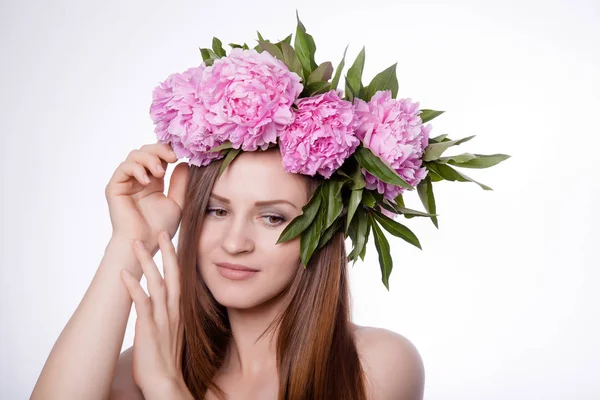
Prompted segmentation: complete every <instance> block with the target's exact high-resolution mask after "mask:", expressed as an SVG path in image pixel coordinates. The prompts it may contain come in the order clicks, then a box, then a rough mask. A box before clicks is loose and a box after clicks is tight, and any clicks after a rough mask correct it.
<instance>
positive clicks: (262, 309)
mask: <svg viewBox="0 0 600 400" xmlns="http://www.w3.org/2000/svg"><path fill="white" fill-rule="evenodd" d="M273 300H274V301H271V302H268V303H266V304H262V305H260V306H257V307H254V308H251V309H234V308H228V309H227V313H228V316H229V323H230V326H231V333H232V340H231V342H230V344H229V348H228V351H227V355H226V357H225V362H224V363H223V366H222V368H221V371H222V372H225V373H235V374H240V375H242V376H256V375H259V374H263V373H264V372H265V371H276V370H277V359H276V357H277V333H278V331H279V329H278V328H277V327H274V329H269V328H270V325H271V324H272V323H273V321H274V320H275V318H277V316H278V315H279V314H280V313H282V312H283V311H284V305H285V304H284V299H282V298H280V299H273ZM267 329H269V330H268V331H267ZM265 331H267V332H266V333H265Z"/></svg>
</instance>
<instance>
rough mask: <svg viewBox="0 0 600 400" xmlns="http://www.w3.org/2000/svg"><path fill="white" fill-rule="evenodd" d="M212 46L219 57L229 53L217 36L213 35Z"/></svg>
mask: <svg viewBox="0 0 600 400" xmlns="http://www.w3.org/2000/svg"><path fill="white" fill-rule="evenodd" d="M212 48H213V51H214V52H215V54H216V55H217V56H219V57H225V56H226V55H227V53H225V49H224V48H223V43H221V41H220V40H219V39H217V38H216V37H213V40H212Z"/></svg>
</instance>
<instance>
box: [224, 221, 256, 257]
mask: <svg viewBox="0 0 600 400" xmlns="http://www.w3.org/2000/svg"><path fill="white" fill-rule="evenodd" d="M221 243H222V244H221V246H222V247H223V249H224V250H225V251H226V252H228V253H230V254H237V253H247V252H251V251H252V250H254V240H253V239H252V227H251V226H249V224H248V223H247V221H243V220H236V221H233V222H232V224H231V229H230V230H229V232H225V233H224V235H223V240H222V242H221Z"/></svg>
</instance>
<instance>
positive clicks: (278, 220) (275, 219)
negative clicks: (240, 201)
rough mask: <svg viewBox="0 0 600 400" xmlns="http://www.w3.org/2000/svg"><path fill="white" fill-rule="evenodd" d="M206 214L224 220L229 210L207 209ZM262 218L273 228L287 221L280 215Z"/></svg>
mask: <svg viewBox="0 0 600 400" xmlns="http://www.w3.org/2000/svg"><path fill="white" fill-rule="evenodd" d="M206 214H212V215H213V216H215V217H217V218H223V217H225V216H227V210H224V209H222V208H207V209H206ZM261 218H262V219H263V220H265V223H266V225H268V226H271V227H277V226H279V225H281V224H282V223H284V222H285V221H287V220H286V219H285V218H284V217H281V216H279V215H263V216H262V217H261Z"/></svg>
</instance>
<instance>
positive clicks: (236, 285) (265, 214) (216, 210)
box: [198, 149, 309, 309]
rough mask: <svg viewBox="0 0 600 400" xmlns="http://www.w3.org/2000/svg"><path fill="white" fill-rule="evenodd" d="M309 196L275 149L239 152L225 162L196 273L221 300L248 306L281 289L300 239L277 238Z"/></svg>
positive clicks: (289, 275) (297, 260) (206, 220)
mask: <svg viewBox="0 0 600 400" xmlns="http://www.w3.org/2000/svg"><path fill="white" fill-rule="evenodd" d="M308 200H309V199H308V196H307V189H306V184H305V181H304V178H303V177H301V176H300V175H297V174H291V173H288V172H285V171H284V169H283V166H282V164H281V155H280V153H279V151H278V150H277V149H272V150H267V151H255V152H244V153H242V154H240V155H239V156H238V157H237V158H236V159H235V160H234V162H233V163H231V164H230V165H229V167H228V168H227V169H226V170H225V172H224V173H223V174H222V175H221V176H220V177H219V179H218V180H217V182H216V183H215V186H214V188H213V191H212V193H211V197H210V200H209V202H208V207H207V209H206V215H205V218H204V223H203V225H202V232H201V235H200V242H199V244H198V266H199V268H200V274H201V276H202V278H203V279H204V282H205V283H206V285H207V286H208V288H209V290H210V291H211V293H212V294H213V296H214V297H215V299H216V300H217V301H218V302H219V303H220V304H222V305H224V306H225V307H231V308H240V309H244V308H251V307H255V306H258V305H260V304H262V303H264V302H266V301H267V300H269V299H271V298H273V297H274V296H276V295H278V294H279V293H281V291H282V290H283V289H284V288H285V287H286V285H287V284H288V283H289V282H290V281H291V279H292V277H293V275H294V273H295V272H296V269H297V268H299V265H300V264H299V263H300V238H295V239H293V240H291V241H288V242H285V243H281V244H276V242H277V239H278V238H279V235H280V234H281V232H282V231H283V229H284V228H285V227H286V226H287V225H288V224H289V223H290V221H291V220H292V219H294V218H295V217H296V216H298V215H300V214H301V213H302V207H303V206H304V205H305V204H306V203H307V202H308ZM227 264H230V265H227ZM231 264H234V265H231ZM229 267H232V268H244V267H246V268H250V269H252V270H253V271H243V270H234V269H231V268H229Z"/></svg>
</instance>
